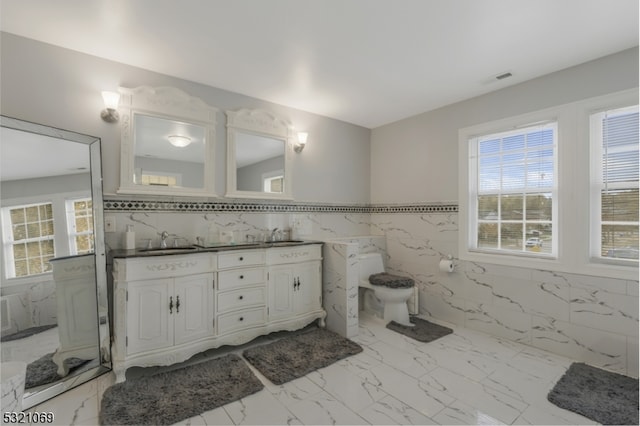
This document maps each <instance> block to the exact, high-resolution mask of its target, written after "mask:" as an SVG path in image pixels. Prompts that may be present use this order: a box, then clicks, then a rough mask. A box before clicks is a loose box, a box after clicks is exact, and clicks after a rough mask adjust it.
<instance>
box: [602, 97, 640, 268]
mask: <svg viewBox="0 0 640 426" xmlns="http://www.w3.org/2000/svg"><path fill="white" fill-rule="evenodd" d="M638 126H639V121H638V106H634V107H630V108H622V109H616V110H610V111H604V112H601V113H598V114H593V115H592V116H591V144H592V145H591V146H592V158H593V161H592V165H593V166H592V176H593V179H592V182H594V185H593V186H592V188H593V191H592V198H591V200H592V218H593V220H592V233H593V235H594V237H595V238H593V239H592V253H593V255H595V256H596V257H602V258H618V259H636V260H637V259H638V210H639V209H638V205H639V204H638V203H639V198H638V177H639V169H640V167H639V165H640V161H639V150H638V136H639V130H638V129H639V127H638Z"/></svg>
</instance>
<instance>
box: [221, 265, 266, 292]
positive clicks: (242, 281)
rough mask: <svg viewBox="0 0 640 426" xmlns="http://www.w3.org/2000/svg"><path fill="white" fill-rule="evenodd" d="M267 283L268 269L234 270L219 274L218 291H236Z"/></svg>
mask: <svg viewBox="0 0 640 426" xmlns="http://www.w3.org/2000/svg"><path fill="white" fill-rule="evenodd" d="M266 281H267V268H265V267H264V266H262V267H259V268H247V269H233V270H230V271H221V272H218V290H227V289H234V288H238V287H246V286H251V285H256V284H263V283H265V282H266Z"/></svg>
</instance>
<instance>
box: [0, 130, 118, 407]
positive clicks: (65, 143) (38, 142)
mask: <svg viewBox="0 0 640 426" xmlns="http://www.w3.org/2000/svg"><path fill="white" fill-rule="evenodd" d="M29 129H31V130H29ZM0 132H1V133H0V141H1V155H0V179H1V182H0V185H1V188H0V189H1V191H0V201H1V205H0V222H1V225H2V226H1V227H0V234H1V238H2V242H3V244H2V246H1V248H0V257H1V258H2V273H1V274H0V278H1V279H0V313H1V334H0V336H1V337H0V340H1V342H2V344H1V346H0V347H1V353H2V362H3V363H5V362H12V361H18V362H22V363H24V364H26V366H25V367H26V368H25V370H24V371H25V375H24V383H25V385H24V389H25V390H24V399H23V402H22V407H23V408H28V407H30V406H32V405H34V404H37V403H39V402H41V401H43V400H45V399H47V398H50V397H51V396H54V395H55V394H57V393H59V392H61V391H64V390H66V389H68V388H70V387H72V386H77V385H78V384H80V383H82V382H83V381H84V380H82V379H86V378H88V377H91V376H92V375H95V374H97V373H98V370H101V369H100V368H99V367H100V366H101V365H102V364H103V361H105V360H107V361H108V359H109V358H110V357H109V354H108V340H109V339H108V335H109V331H108V324H107V322H108V321H106V319H107V316H108V307H107V302H106V297H105V296H106V285H105V287H104V289H103V290H104V291H103V292H99V291H98V288H99V281H100V283H104V279H101V280H97V274H96V270H97V269H98V270H101V271H103V270H104V267H103V266H102V267H100V268H96V266H97V265H99V263H97V262H96V258H97V255H98V256H99V258H100V259H101V260H102V261H103V262H104V256H103V253H104V248H103V247H104V245H103V241H102V237H101V236H100V234H99V233H97V232H94V231H97V230H96V229H95V228H96V220H95V216H98V214H97V213H96V212H98V213H99V215H100V216H101V214H102V209H101V203H102V194H101V191H100V190H99V189H100V168H99V165H98V167H97V168H95V166H94V169H93V170H92V163H93V162H95V161H92V158H93V159H98V160H99V152H100V146H99V140H98V139H96V138H93V137H90V136H85V135H79V134H76V133H72V132H66V131H62V130H58V129H52V128H49V127H46V126H40V125H36V124H33V123H26V122H23V121H20V120H15V119H9V118H8V117H2V127H1V128H0ZM43 133H44V134H43ZM68 138H71V140H69V139H68ZM52 159H55V161H52ZM96 174H97V176H96ZM96 192H99V193H98V194H96ZM94 195H95V196H96V197H98V198H94ZM98 223H99V224H100V225H99V227H101V226H102V225H101V224H102V222H101V219H100V221H98ZM103 273H104V272H103ZM98 275H100V274H98ZM99 305H100V306H99ZM99 318H102V321H100V320H99ZM100 329H102V330H100ZM101 332H102V336H103V338H102V339H101V337H100V336H101ZM101 341H104V344H103V345H102V346H103V348H106V349H107V350H106V352H105V351H103V353H101V344H100V342H101ZM79 377H80V378H81V379H80V380H78V378H79ZM72 379H73V380H72ZM49 390H52V391H51V392H48V391H49ZM3 402H4V399H3Z"/></svg>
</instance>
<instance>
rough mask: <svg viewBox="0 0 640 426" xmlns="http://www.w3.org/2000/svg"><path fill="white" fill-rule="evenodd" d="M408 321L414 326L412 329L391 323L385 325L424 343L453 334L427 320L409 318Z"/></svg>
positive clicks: (447, 329) (449, 330) (448, 329)
mask: <svg viewBox="0 0 640 426" xmlns="http://www.w3.org/2000/svg"><path fill="white" fill-rule="evenodd" d="M409 321H411V322H412V323H414V324H415V325H414V326H413V327H407V326H406V325H402V324H399V323H397V322H395V321H391V322H390V323H389V324H387V328H388V329H389V330H393V331H397V332H398V333H402V334H404V335H405V336H407V337H411V338H412V339H416V340H419V341H420V342H425V343H428V342H432V341H434V340H436V339H439V338H441V337H442V336H446V335H447V334H451V333H453V330H451V329H450V328H447V327H443V326H441V325H438V324H434V323H432V322H429V321H427V320H423V319H422V318H418V317H411V318H409Z"/></svg>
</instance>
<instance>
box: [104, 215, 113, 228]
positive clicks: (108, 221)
mask: <svg viewBox="0 0 640 426" xmlns="http://www.w3.org/2000/svg"><path fill="white" fill-rule="evenodd" d="M104 232H116V217H115V216H105V217H104Z"/></svg>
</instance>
